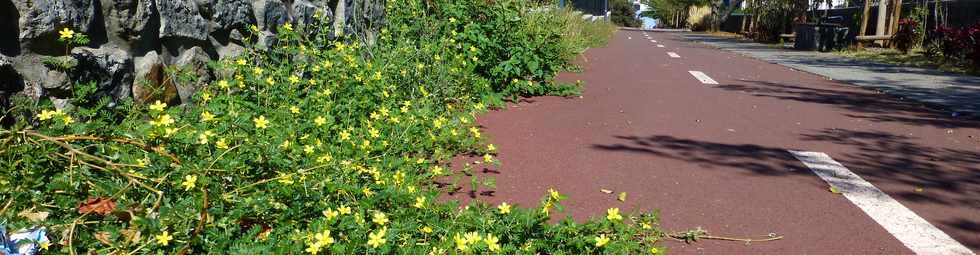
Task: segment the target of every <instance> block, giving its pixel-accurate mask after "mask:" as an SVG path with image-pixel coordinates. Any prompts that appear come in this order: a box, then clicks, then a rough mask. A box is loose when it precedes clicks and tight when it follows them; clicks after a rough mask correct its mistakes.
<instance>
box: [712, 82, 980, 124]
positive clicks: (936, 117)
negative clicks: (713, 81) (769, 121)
mask: <svg viewBox="0 0 980 255" xmlns="http://www.w3.org/2000/svg"><path fill="white" fill-rule="evenodd" d="M718 88H721V89H725V90H731V91H740V92H746V93H749V94H750V95H753V96H758V97H767V98H776V99H781V100H792V101H798V102H805V103H816V104H825V105H831V106H835V107H839V108H842V109H846V110H848V111H851V112H854V113H846V114H845V115H846V116H848V117H852V118H860V119H865V120H870V121H875V122H899V123H903V124H908V125H916V126H933V127H939V128H956V127H980V121H976V120H970V119H964V118H953V117H951V116H950V115H948V114H946V113H944V112H942V111H939V110H935V109H933V108H931V107H928V106H926V105H923V104H919V103H916V102H909V101H903V100H900V99H897V98H893V97H891V96H887V95H881V94H876V93H874V92H868V91H860V90H845V89H822V88H812V87H804V86H797V85H790V84H786V83H779V82H769V81H753V80H743V81H741V82H739V83H738V84H728V85H720V86H718ZM976 96H977V97H978V98H980V94H978V95H976Z"/></svg>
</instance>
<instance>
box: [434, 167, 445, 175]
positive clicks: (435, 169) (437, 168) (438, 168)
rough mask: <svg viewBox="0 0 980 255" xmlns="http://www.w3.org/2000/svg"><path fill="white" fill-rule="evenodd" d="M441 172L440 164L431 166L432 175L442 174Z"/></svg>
mask: <svg viewBox="0 0 980 255" xmlns="http://www.w3.org/2000/svg"><path fill="white" fill-rule="evenodd" d="M442 172H443V171H442V166H435V167H432V174H433V175H442Z"/></svg>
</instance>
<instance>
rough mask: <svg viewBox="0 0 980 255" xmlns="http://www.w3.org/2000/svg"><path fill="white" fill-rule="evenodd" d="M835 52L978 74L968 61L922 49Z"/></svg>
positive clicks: (906, 64)
mask: <svg viewBox="0 0 980 255" xmlns="http://www.w3.org/2000/svg"><path fill="white" fill-rule="evenodd" d="M836 54H838V55H841V56H844V57H848V58H854V59H859V60H865V61H872V62H877V63H885V64H892V65H898V66H910V67H922V68H932V69H938V70H941V71H945V72H951V73H957V74H968V75H980V72H978V71H977V70H972V69H971V67H970V66H969V64H968V63H965V62H962V61H953V60H947V59H945V58H942V57H936V56H931V57H930V56H929V55H928V54H927V53H926V52H925V51H924V50H923V49H914V50H911V51H909V53H908V54H905V53H902V52H901V51H899V50H896V49H884V48H864V49H856V48H855V49H848V50H844V51H839V52H837V53H836Z"/></svg>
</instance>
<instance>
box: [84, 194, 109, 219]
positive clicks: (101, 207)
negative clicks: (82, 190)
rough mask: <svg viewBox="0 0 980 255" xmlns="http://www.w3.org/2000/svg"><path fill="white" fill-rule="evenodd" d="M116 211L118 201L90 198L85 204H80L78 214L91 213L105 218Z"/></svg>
mask: <svg viewBox="0 0 980 255" xmlns="http://www.w3.org/2000/svg"><path fill="white" fill-rule="evenodd" d="M115 209H116V201H112V199H108V198H101V197H100V198H89V199H88V200H85V202H82V203H80V204H78V213H80V214H86V213H89V212H91V213H95V214H99V215H102V216H105V215H108V214H109V213H112V210H115Z"/></svg>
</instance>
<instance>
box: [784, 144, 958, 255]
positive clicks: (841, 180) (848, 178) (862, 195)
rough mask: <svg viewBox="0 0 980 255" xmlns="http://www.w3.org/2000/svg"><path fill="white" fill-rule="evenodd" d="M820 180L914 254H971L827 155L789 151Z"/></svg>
mask: <svg viewBox="0 0 980 255" xmlns="http://www.w3.org/2000/svg"><path fill="white" fill-rule="evenodd" d="M789 153H790V154H793V157H796V159H799V160H800V161H802V162H803V164H804V165H806V166H807V167H809V168H810V170H813V172H814V173H816V174H817V176H819V177H820V178H821V179H823V180H824V181H826V182H827V183H828V184H830V185H831V186H832V187H835V188H837V190H840V192H841V193H843V194H844V197H846V198H847V199H848V200H851V202H852V203H854V205H857V207H858V208H861V210H863V211H864V213H866V214H868V216H871V219H874V220H875V222H878V224H880V225H881V226H882V227H884V228H885V230H886V231H888V233H891V234H892V235H893V236H895V238H897V239H898V240H899V241H901V242H902V244H905V247H908V248H909V249H910V250H912V252H915V253H916V254H937V255H939V254H956V255H973V254H974V253H973V251H970V249H967V248H966V246H963V244H960V243H959V242H957V241H956V240H954V239H953V238H951V237H949V235H946V233H943V231H942V230H939V229H938V228H936V226H933V225H932V224H930V223H929V222H928V221H926V220H925V219H922V218H921V217H919V215H916V214H915V212H912V210H909V209H908V208H906V207H905V206H903V205H902V204H901V203H899V202H898V201H896V200H895V199H893V198H892V197H890V196H888V194H885V193H884V192H882V191H881V190H880V189H878V188H877V187H875V186H874V185H872V184H871V183H869V182H868V181H865V180H864V179H862V178H861V177H860V176H858V175H857V174H854V173H853V172H851V171H850V170H848V169H847V168H846V167H844V165H841V164H840V163H838V162H837V161H835V160H834V159H832V158H830V156H828V155H827V154H824V153H821V152H813V151H792V150H791V151H789Z"/></svg>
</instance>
